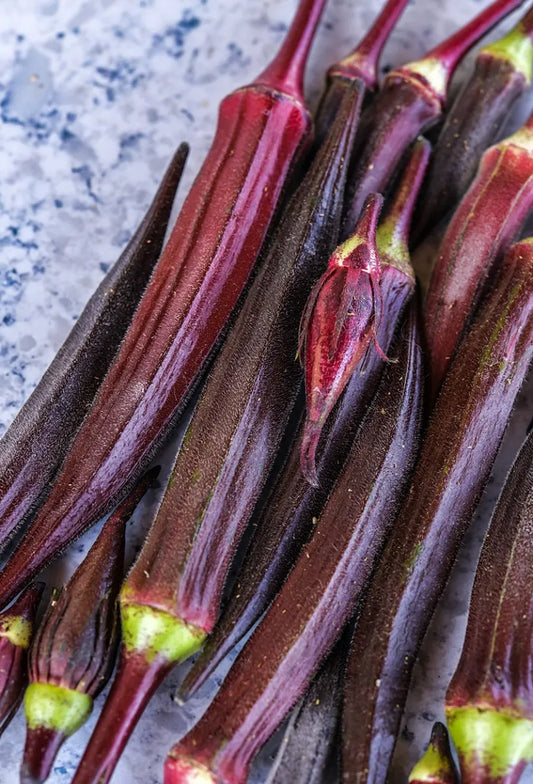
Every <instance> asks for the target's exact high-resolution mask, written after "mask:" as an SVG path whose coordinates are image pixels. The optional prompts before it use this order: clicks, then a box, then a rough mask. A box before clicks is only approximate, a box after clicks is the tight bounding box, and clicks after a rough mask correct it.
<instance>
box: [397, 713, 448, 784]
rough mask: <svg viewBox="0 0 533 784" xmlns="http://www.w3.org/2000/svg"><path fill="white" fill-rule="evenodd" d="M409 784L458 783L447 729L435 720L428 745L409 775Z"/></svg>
mask: <svg viewBox="0 0 533 784" xmlns="http://www.w3.org/2000/svg"><path fill="white" fill-rule="evenodd" d="M409 784H459V774H458V772H457V768H456V765H455V762H454V759H453V755H452V750H451V748H450V739H449V737H448V731H447V730H446V727H445V726H444V724H441V722H440V721H436V722H435V724H434V725H433V729H432V730H431V738H430V740H429V745H428V747H427V749H426V751H425V752H424V754H423V755H422V756H421V757H420V759H419V760H418V762H417V763H416V765H415V766H414V768H413V770H412V771H411V773H410V775H409Z"/></svg>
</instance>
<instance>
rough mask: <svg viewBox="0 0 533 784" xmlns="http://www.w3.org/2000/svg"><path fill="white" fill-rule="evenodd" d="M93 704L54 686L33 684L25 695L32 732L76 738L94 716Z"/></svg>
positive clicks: (27, 719) (75, 693) (27, 716)
mask: <svg viewBox="0 0 533 784" xmlns="http://www.w3.org/2000/svg"><path fill="white" fill-rule="evenodd" d="M92 708H93V701H92V699H91V697H89V695H88V694H82V693H81V692H79V691H75V690H74V689H65V688H64V687H63V686H55V685H54V684H52V683H30V685H29V686H28V688H27V689H26V693H25V695H24V713H25V714H26V721H27V723H28V728H29V729H30V730H34V729H38V728H39V727H45V728H46V729H49V730H55V731H56V732H60V733H61V734H62V735H65V737H68V736H69V735H72V734H73V733H74V732H76V730H77V729H79V728H80V727H81V726H82V724H84V723H85V722H86V721H87V719H88V718H89V716H90V713H91V711H92Z"/></svg>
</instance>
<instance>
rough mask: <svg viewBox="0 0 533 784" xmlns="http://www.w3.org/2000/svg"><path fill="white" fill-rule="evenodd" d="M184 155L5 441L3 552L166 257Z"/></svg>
mask: <svg viewBox="0 0 533 784" xmlns="http://www.w3.org/2000/svg"><path fill="white" fill-rule="evenodd" d="M187 154H188V146H187V145H186V144H182V145H181V146H180V147H179V148H178V150H177V152H176V154H175V155H174V157H173V159H172V161H171V162H170V165H169V167H168V169H167V171H166V173H165V175H164V177H163V180H162V182H161V185H160V186H159V189H158V191H157V193H156V195H155V197H154V200H153V202H152V204H151V206H150V208H149V209H148V212H147V213H146V215H145V217H144V218H143V220H142V222H141V224H140V226H139V228H138V229H137V231H136V232H135V234H134V235H133V237H132V239H131V241H130V242H129V244H128V246H127V247H126V249H125V250H124V252H123V253H122V255H121V256H120V258H119V259H118V261H117V262H116V264H115V265H114V266H113V267H112V268H111V269H110V270H109V272H108V273H107V275H106V276H105V277H104V279H103V280H102V282H101V283H100V285H99V286H98V288H97V289H96V291H95V293H94V294H93V296H92V297H91V299H90V300H89V302H88V303H87V305H86V306H85V309H84V310H83V312H82V314H81V316H80V317H79V319H78V320H77V322H76V324H75V325H74V327H73V329H72V330H71V332H70V334H69V335H68V337H67V338H66V340H65V342H64V343H63V345H62V346H61V348H60V349H59V351H58V353H57V354H56V356H55V358H54V359H53V360H52V363H51V364H50V366H49V368H48V370H47V371H46V373H45V374H44V376H43V377H42V379H41V381H40V382H39V384H38V385H37V387H36V388H35V390H34V391H33V392H32V394H31V395H30V397H29V398H28V400H27V401H26V403H25V404H24V405H23V407H22V408H21V410H20V412H19V414H18V415H17V417H16V418H15V420H14V422H13V423H12V425H11V426H10V428H9V429H8V431H7V432H6V434H5V435H4V437H3V438H2V440H1V441H0V547H2V546H3V545H5V542H6V539H7V538H8V537H9V536H10V534H11V533H12V531H13V530H14V528H16V527H17V526H18V525H19V524H20V522H21V521H22V520H23V519H24V518H27V517H28V515H29V514H31V513H32V512H34V511H36V509H37V508H38V506H39V505H40V504H42V503H43V501H44V499H45V497H46V494H47V492H48V491H49V489H50V484H51V482H52V480H53V478H54V476H55V474H56V472H57V470H58V469H59V467H60V465H61V463H62V462H63V460H64V458H65V455H66V454H67V452H68V449H69V446H70V444H71V443H72V440H73V438H74V436H75V434H76V432H77V430H78V428H79V426H80V425H81V422H82V420H83V418H84V416H85V414H86V413H87V409H88V407H89V406H90V404H91V403H92V401H93V399H94V397H95V395H96V393H97V391H98V388H99V386H100V385H101V383H102V380H103V378H104V376H105V374H106V372H107V370H108V367H109V365H110V363H111V361H112V359H113V357H114V355H115V353H116V352H117V350H118V348H119V346H120V343H121V341H122V339H123V337H124V334H125V332H126V329H127V327H128V324H129V323H130V321H131V319H132V317H133V314H134V312H135V308H136V307H137V305H138V303H139V300H140V299H141V296H142V294H143V291H144V290H145V288H146V285H147V283H148V280H149V278H150V275H151V273H152V270H153V268H154V266H155V264H156V261H157V259H158V257H159V254H160V252H161V247H162V245H163V239H164V236H165V231H166V228H167V225H168V220H169V218H170V212H171V209H172V203H173V201H174V196H175V194H176V189H177V187H178V184H179V181H180V179H181V175H182V172H183V167H184V165H185V160H186V158H187Z"/></svg>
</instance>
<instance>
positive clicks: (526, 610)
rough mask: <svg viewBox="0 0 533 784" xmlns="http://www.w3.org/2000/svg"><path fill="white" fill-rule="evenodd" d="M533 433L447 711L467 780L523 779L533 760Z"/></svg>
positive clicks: (516, 470) (476, 592) (487, 555)
mask: <svg viewBox="0 0 533 784" xmlns="http://www.w3.org/2000/svg"><path fill="white" fill-rule="evenodd" d="M532 547H533V435H530V436H529V437H528V438H527V440H526V442H525V444H524V445H523V447H522V449H521V451H520V454H519V455H518V457H517V459H516V461H515V463H514V465H513V468H512V469H511V472H510V474H509V476H508V478H507V481H506V483H505V487H504V489H503V492H502V494H501V496H500V499H499V501H498V505H497V507H496V510H495V512H494V515H493V518H492V521H491V524H490V526H489V530H488V533H487V536H486V539H485V542H484V544H483V549H482V551H481V556H480V559H479V564H478V568H477V573H476V579H475V582H474V588H473V591H472V597H471V599H470V609H469V615H468V625H467V629H466V638H465V642H464V645H463V652H462V654H461V658H460V660H459V664H458V665H457V669H456V671H455V675H454V676H453V679H452V682H451V684H450V686H449V688H448V692H447V694H446V717H447V721H448V725H449V727H450V733H451V735H452V738H453V741H454V743H455V747H456V749H457V752H458V755H459V763H460V768H461V780H462V781H463V782H464V784H478V782H487V783H488V782H490V783H491V784H492V783H493V782H498V783H499V784H503V783H504V782H505V784H516V783H517V782H518V781H519V779H520V777H521V774H522V772H523V770H524V768H525V767H526V765H527V764H528V763H529V762H531V760H533V690H532V682H531V672H532V661H533V636H532V626H533V607H532V601H531V585H532V584H533V557H532V555H533V552H532Z"/></svg>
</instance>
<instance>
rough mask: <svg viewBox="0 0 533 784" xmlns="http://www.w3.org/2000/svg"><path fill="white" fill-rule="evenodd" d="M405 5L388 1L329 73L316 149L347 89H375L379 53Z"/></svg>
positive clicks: (317, 119)
mask: <svg viewBox="0 0 533 784" xmlns="http://www.w3.org/2000/svg"><path fill="white" fill-rule="evenodd" d="M407 1H408V0H387V2H386V3H385V5H384V6H383V8H382V9H381V11H380V13H379V14H378V16H377V17H376V20H375V21H374V24H373V25H372V27H371V28H370V30H369V31H368V32H367V34H366V35H365V36H364V38H363V40H362V41H360V42H359V44H358V45H357V46H356V48H355V49H354V50H353V51H352V52H350V54H348V55H347V56H346V57H343V59H342V60H339V62H338V63H335V64H334V65H332V66H331V67H330V68H329V69H328V72H327V75H326V87H325V89H324V92H323V93H322V96H321V98H320V104H319V106H318V110H317V113H316V117H315V145H317V146H318V145H320V144H321V143H322V141H323V140H324V139H325V138H326V136H327V134H328V131H329V129H330V127H331V125H332V123H333V121H334V119H335V116H336V114H337V112H338V110H339V107H340V105H341V103H342V97H343V95H344V93H345V91H346V90H349V89H350V85H352V84H353V82H354V81H355V80H356V79H359V80H361V81H362V82H363V83H364V84H365V87H366V88H367V90H372V91H374V90H376V89H377V86H378V75H379V72H378V66H379V59H380V57H381V52H382V51H383V47H384V46H385V44H386V43H387V41H388V39H389V37H390V34H391V32H392V30H393V29H394V26H395V25H396V22H397V21H398V19H399V18H400V16H401V14H402V12H403V10H404V8H405V6H406V5H407Z"/></svg>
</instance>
